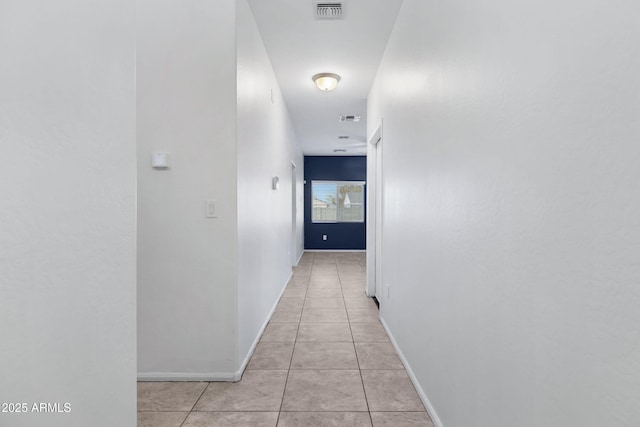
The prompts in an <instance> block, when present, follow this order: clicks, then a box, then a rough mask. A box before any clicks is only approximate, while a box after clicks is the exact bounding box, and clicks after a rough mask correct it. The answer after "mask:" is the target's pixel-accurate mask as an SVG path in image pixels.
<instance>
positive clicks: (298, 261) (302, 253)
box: [294, 250, 304, 267]
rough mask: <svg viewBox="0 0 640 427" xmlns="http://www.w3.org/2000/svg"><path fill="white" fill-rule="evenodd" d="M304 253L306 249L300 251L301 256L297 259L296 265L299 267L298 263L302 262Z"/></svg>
mask: <svg viewBox="0 0 640 427" xmlns="http://www.w3.org/2000/svg"><path fill="white" fill-rule="evenodd" d="M302 255H304V250H303V251H302V252H300V256H299V257H298V260H297V261H296V265H295V266H294V267H297V266H298V264H300V260H301V259H302Z"/></svg>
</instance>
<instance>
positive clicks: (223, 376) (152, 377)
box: [138, 372, 234, 381]
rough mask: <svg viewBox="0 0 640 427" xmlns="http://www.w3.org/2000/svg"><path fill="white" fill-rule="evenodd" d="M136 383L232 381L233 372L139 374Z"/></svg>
mask: <svg viewBox="0 0 640 427" xmlns="http://www.w3.org/2000/svg"><path fill="white" fill-rule="evenodd" d="M138 381H234V373H233V372H139V373H138Z"/></svg>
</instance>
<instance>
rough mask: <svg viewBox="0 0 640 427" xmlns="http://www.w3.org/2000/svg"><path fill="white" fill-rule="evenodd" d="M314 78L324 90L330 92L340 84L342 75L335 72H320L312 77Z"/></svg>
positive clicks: (317, 84) (319, 87)
mask: <svg viewBox="0 0 640 427" xmlns="http://www.w3.org/2000/svg"><path fill="white" fill-rule="evenodd" d="M312 80H313V81H314V83H315V84H316V86H318V89H320V90H321V91H323V92H329V91H330V90H334V89H335V88H336V86H338V82H339V81H340V76H339V75H337V74H333V73H320V74H316V75H315V76H313V77H312Z"/></svg>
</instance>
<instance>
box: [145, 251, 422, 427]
mask: <svg viewBox="0 0 640 427" xmlns="http://www.w3.org/2000/svg"><path fill="white" fill-rule="evenodd" d="M364 284H365V253H348V252H341V253H328V252H318V253H312V252H307V253H305V254H304V255H303V257H302V259H301V261H300V263H299V265H298V267H296V268H294V274H293V277H292V279H291V280H290V282H289V284H288V286H287V289H286V290H285V292H284V294H283V296H282V299H281V300H280V302H279V304H278V307H277V309H276V311H275V313H274V315H273V317H272V318H271V321H270V323H269V325H268V326H267V328H266V330H265V332H264V334H263V335H262V337H261V340H260V343H259V344H258V346H257V347H256V350H255V352H254V354H253V357H252V358H251V361H250V362H249V365H248V366H247V369H246V371H245V373H244V375H243V377H242V380H241V381H240V382H238V383H220V382H218V383H215V382H212V383H206V382H141V383H139V384H138V411H139V412H138V426H139V427H180V426H182V427H204V426H256V427H261V426H265V427H267V426H276V425H277V426H372V425H373V426H375V427H377V426H396V427H402V426H425V427H431V426H433V424H432V423H431V420H430V419H429V416H428V414H427V413H426V412H425V409H424V406H423V405H422V403H421V402H420V399H419V398H418V395H417V393H416V392H415V389H414V388H413V385H412V384H411V382H410V380H409V377H408V376H407V374H406V372H405V370H404V367H403V365H402V363H401V362H400V359H399V358H398V357H397V355H396V353H395V351H394V349H393V347H392V345H391V343H390V341H389V338H388V337H387V334H386V333H385V331H384V329H383V327H382V325H381V324H380V321H379V320H378V310H377V308H376V306H375V304H374V302H373V301H372V300H371V299H370V298H367V297H366V295H365V294H364Z"/></svg>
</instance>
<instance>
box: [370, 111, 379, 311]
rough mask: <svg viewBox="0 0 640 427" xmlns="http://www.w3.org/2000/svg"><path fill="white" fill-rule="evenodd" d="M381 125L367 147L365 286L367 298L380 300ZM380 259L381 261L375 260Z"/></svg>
mask: <svg viewBox="0 0 640 427" xmlns="http://www.w3.org/2000/svg"><path fill="white" fill-rule="evenodd" d="M382 125H383V121H382V119H380V124H379V125H378V127H377V129H376V130H375V131H374V132H373V135H372V136H371V138H370V139H369V144H368V145H367V182H368V184H369V185H367V226H366V233H367V249H368V251H367V272H366V274H367V286H366V293H367V296H368V297H377V298H378V299H380V297H381V295H377V290H378V289H377V286H376V282H378V281H380V282H381V281H382V277H377V276H378V273H379V271H378V264H379V262H380V261H381V259H382V256H381V252H382V250H381V242H382V236H381V235H380V236H378V231H379V230H378V221H379V220H380V219H381V218H378V215H380V214H381V212H378V204H379V203H381V200H378V197H379V196H381V195H382V192H381V189H382V179H381V178H382V171H378V166H379V165H378V163H379V162H380V161H381V159H378V157H379V156H381V155H382V152H381V150H380V149H379V148H380V147H378V144H379V143H380V141H382V137H383V135H382ZM378 178H380V179H378ZM377 257H380V258H381V259H380V260H378V259H376V258H377Z"/></svg>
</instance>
